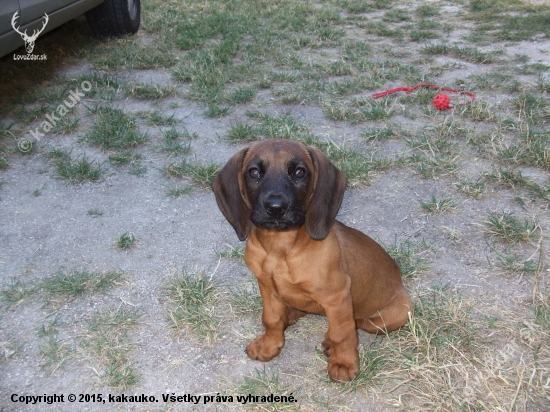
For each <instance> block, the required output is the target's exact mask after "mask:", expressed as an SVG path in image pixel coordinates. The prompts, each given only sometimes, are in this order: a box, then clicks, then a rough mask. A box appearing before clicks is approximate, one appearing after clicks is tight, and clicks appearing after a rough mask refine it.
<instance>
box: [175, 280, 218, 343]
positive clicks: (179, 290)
mask: <svg viewBox="0 0 550 412" xmlns="http://www.w3.org/2000/svg"><path fill="white" fill-rule="evenodd" d="M166 293H167V296H168V298H169V299H170V304H169V307H168V309H167V318H168V322H169V324H170V326H171V327H172V328H173V329H174V330H175V331H176V332H182V331H184V330H188V331H190V332H191V334H192V335H193V336H195V337H196V338H197V339H199V340H200V341H201V342H211V341H212V340H215V339H216V338H217V337H218V334H219V329H220V325H221V323H220V320H219V318H218V316H217V315H216V313H215V310H216V303H217V301H218V299H219V296H218V295H219V292H218V286H217V285H216V283H215V282H213V281H212V279H210V278H208V277H207V276H206V275H205V274H204V273H199V274H188V273H186V272H181V273H177V274H176V275H175V276H174V278H173V279H171V280H170V282H169V283H168V284H167V285H166Z"/></svg>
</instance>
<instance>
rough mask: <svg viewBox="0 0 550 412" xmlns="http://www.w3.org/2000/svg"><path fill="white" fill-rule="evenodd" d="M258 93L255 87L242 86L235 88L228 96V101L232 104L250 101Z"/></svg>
mask: <svg viewBox="0 0 550 412" xmlns="http://www.w3.org/2000/svg"><path fill="white" fill-rule="evenodd" d="M255 95H256V88H255V87H248V86H241V87H237V88H236V89H235V90H233V91H232V92H231V93H230V94H229V97H228V99H227V100H228V103H229V104H231V105H235V104H243V103H249V102H251V101H252V100H253V99H254V96H255Z"/></svg>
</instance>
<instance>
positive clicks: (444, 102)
mask: <svg viewBox="0 0 550 412" xmlns="http://www.w3.org/2000/svg"><path fill="white" fill-rule="evenodd" d="M419 87H432V88H434V89H439V90H443V91H446V92H453V93H459V94H466V95H468V96H470V97H471V98H472V99H471V100H470V101H469V102H465V103H460V104H458V105H457V106H463V105H465V104H470V103H472V102H473V101H474V100H475V98H476V96H475V94H473V93H472V92H465V91H462V90H456V89H450V88H448V87H441V86H437V85H435V84H430V83H422V84H417V85H416V86H414V87H396V88H395V89H391V90H386V91H385V92H380V93H374V94H373V95H372V98H373V99H379V98H380V97H384V96H387V95H388V94H392V93H397V92H405V93H407V94H409V93H411V92H413V91H414V90H416V89H418V88H419ZM450 102H451V99H450V98H449V96H447V95H446V94H445V93H438V94H436V95H435V97H434V99H433V105H434V106H435V108H436V109H437V110H448V109H452V108H453V107H455V106H451V105H450Z"/></svg>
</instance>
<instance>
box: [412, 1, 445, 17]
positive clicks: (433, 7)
mask: <svg viewBox="0 0 550 412" xmlns="http://www.w3.org/2000/svg"><path fill="white" fill-rule="evenodd" d="M439 13H440V9H439V5H438V4H434V3H430V4H421V5H420V6H418V7H417V8H416V9H415V11H414V14H415V15H417V16H418V17H435V16H439Z"/></svg>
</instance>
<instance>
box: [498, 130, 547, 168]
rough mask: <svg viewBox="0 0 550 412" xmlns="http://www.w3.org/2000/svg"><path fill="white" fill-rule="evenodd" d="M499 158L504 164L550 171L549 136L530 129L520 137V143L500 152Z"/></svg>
mask: <svg viewBox="0 0 550 412" xmlns="http://www.w3.org/2000/svg"><path fill="white" fill-rule="evenodd" d="M498 156H499V158H500V159H501V160H502V162H503V163H509V162H514V163H516V164H521V165H526V166H534V167H539V168H541V169H544V170H550V139H549V135H548V133H537V132H534V131H533V130H531V129H529V130H527V131H526V132H524V133H523V134H522V135H521V136H520V138H519V142H517V143H513V144H511V145H509V146H508V147H506V148H504V149H503V150H500V151H499V152H498Z"/></svg>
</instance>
